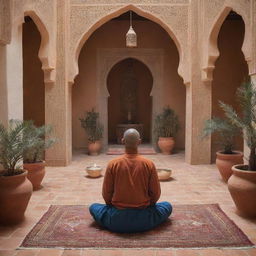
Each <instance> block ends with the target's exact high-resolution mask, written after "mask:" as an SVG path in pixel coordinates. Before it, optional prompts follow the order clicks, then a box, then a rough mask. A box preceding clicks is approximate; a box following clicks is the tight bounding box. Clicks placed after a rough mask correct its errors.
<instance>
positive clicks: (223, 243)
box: [21, 204, 253, 249]
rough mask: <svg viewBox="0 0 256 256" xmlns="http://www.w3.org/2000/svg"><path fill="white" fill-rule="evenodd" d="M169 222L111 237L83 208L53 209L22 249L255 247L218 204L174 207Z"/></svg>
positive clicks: (59, 206)
mask: <svg viewBox="0 0 256 256" xmlns="http://www.w3.org/2000/svg"><path fill="white" fill-rule="evenodd" d="M173 209H174V211H173V214H172V215H171V218H170V219H169V221H167V222H165V223H164V224H162V225H161V226H159V227H157V228H156V229H154V230H152V231H148V232H142V233H134V234H118V233H111V232H109V231H107V230H104V229H102V228H101V227H99V226H98V225H97V224H96V223H95V222H94V221H93V219H92V217H91V216H90V214H89V212H88V207H87V206H82V205H76V206H72V205H53V206H51V207H50V208H49V210H48V211H47V212H46V213H45V215H44V216H43V217H42V219H41V220H40V221H39V222H38V223H37V224H36V225H35V227H34V228H33V229H32V230H31V231H30V233H29V234H28V235H27V236H26V238H25V239H24V241H23V243H22V245H21V247H23V248H24V247H31V248H34V247H46V248H54V247H58V248H66V249H71V248H95V247H96V248H171V247H176V248H198V247H204V248H205V247H249V246H252V245H253V244H252V243H251V242H250V241H249V239H248V238H247V237H246V235H245V234H244V233H243V232H242V231H241V230H240V229H239V228H238V227H237V226H236V225H235V224H234V222H233V221H231V220H230V219H229V218H228V217H227V216H226V214H225V213H224V212H223V211H222V210H221V209H220V208H219V206H218V205H216V204H208V205H175V206H174V208H173Z"/></svg>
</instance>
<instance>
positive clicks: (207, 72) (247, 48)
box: [202, 5, 252, 82]
mask: <svg viewBox="0 0 256 256" xmlns="http://www.w3.org/2000/svg"><path fill="white" fill-rule="evenodd" d="M230 11H234V12H236V13H237V14H239V15H241V17H242V18H243V22H244V24H245V34H244V41H243V45H242V49H241V50H242V52H243V54H244V57H245V60H246V61H247V63H248V66H249V67H250V63H251V61H252V51H251V49H252V45H251V33H250V17H249V18H248V17H247V15H246V12H244V11H243V10H242V9H239V8H238V9H237V8H235V7H234V6H231V5H225V6H224V7H223V8H222V10H221V11H220V12H219V15H218V16H217V17H216V19H215V21H214V22H213V25H212V27H211V29H210V30H209V34H208V36H207V48H206V56H205V62H204V64H203V68H202V80H203V81H204V82H211V81H212V79H213V70H214V68H215V62H216V60H217V58H218V57H219V54H220V52H219V49H218V35H219V32H220V29H221V26H222V25H223V22H224V21H225V19H226V17H227V16H228V14H229V12H230Z"/></svg>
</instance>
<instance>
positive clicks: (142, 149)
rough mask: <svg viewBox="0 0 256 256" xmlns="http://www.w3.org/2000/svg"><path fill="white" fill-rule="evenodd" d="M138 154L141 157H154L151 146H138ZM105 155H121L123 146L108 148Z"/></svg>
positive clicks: (154, 152)
mask: <svg viewBox="0 0 256 256" xmlns="http://www.w3.org/2000/svg"><path fill="white" fill-rule="evenodd" d="M138 153H139V154H141V155H156V151H155V149H154V148H153V147H152V146H139V148H138ZM106 154H107V155H123V154H124V146H116V145H114V146H109V148H108V150H107V152H106Z"/></svg>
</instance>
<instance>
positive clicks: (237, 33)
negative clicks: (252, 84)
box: [211, 11, 249, 162]
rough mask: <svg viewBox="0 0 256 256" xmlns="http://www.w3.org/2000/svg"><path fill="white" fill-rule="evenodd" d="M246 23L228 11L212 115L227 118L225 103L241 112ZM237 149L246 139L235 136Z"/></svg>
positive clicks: (214, 148) (215, 148)
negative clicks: (239, 95)
mask: <svg viewBox="0 0 256 256" xmlns="http://www.w3.org/2000/svg"><path fill="white" fill-rule="evenodd" d="M245 30H246V27H245V23H244V20H243V18H242V17H241V16H240V15H238V14H237V13H236V12H233V11H232V12H229V14H228V15H226V18H225V19H224V20H223V23H222V24H221V27H220V29H219V32H218V37H217V47H218V55H219V56H218V58H217V60H216V62H215V63H214V70H213V80H212V116H217V117H220V118H224V117H225V115H224V112H223V111H222V109H221V108H220V107H219V101H223V102H225V103H227V104H229V105H232V106H233V108H234V109H235V110H236V111H237V112H240V111H241V110H240V108H239V104H238V102H237V100H236V91H237V88H238V87H239V86H240V85H241V83H242V82H243V81H245V80H246V79H247V78H248V75H249V72H248V65H247V62H246V59H245V56H244V51H243V48H242V47H243V45H244V40H245V38H244V37H245ZM219 140H220V138H219V137H217V136H216V135H215V134H214V135H212V137H211V141H212V147H211V151H212V152H211V155H212V156H211V158H212V162H214V161H215V157H216V155H215V152H216V151H218V150H220V148H219V147H220V145H218V143H217V142H218V141H219ZM233 149H235V150H240V151H243V138H242V136H236V137H235V139H234V148H233Z"/></svg>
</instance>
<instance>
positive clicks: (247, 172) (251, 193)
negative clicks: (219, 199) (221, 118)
mask: <svg viewBox="0 0 256 256" xmlns="http://www.w3.org/2000/svg"><path fill="white" fill-rule="evenodd" d="M237 96H238V100H239V102H240V106H241V109H242V115H241V116H240V115H238V113H237V112H236V111H235V110H234V109H233V108H232V106H230V105H227V104H225V103H221V108H222V109H223V110H224V112H225V115H226V117H227V118H228V119H229V120H230V122H231V123H232V124H233V125H235V126H236V127H238V128H239V129H240V130H241V131H242V132H243V136H244V139H245V141H246V144H247V146H248V147H249V149H250V155H249V159H248V164H238V165H234V166H233V167H232V170H233V174H232V176H231V177H230V179H229V180H228V189H229V191H230V194H231V196H232V198H233V200H234V202H235V204H236V207H237V209H238V211H239V213H240V214H241V215H244V216H251V217H255V216H256V200H255V199H256V108H255V106H256V88H255V85H254V84H253V83H252V82H251V81H248V82H246V83H244V84H243V85H242V86H241V87H240V88H238V90H237Z"/></svg>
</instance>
